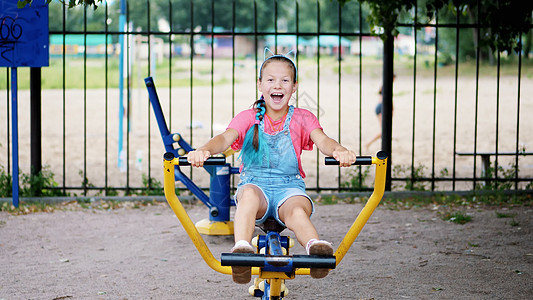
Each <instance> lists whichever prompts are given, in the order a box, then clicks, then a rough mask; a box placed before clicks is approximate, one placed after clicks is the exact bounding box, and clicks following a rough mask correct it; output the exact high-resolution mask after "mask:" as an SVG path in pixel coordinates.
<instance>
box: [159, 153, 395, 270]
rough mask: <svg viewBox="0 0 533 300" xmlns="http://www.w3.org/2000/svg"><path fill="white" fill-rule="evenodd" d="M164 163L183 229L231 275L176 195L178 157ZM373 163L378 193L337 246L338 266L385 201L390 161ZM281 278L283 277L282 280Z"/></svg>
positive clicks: (217, 266) (167, 186) (169, 195)
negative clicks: (207, 243) (175, 175)
mask: <svg viewBox="0 0 533 300" xmlns="http://www.w3.org/2000/svg"><path fill="white" fill-rule="evenodd" d="M163 161H164V163H163V165H164V189H165V197H166V199H167V202H168V204H169V205H170V207H171V208H172V210H173V211H174V213H175V214H176V216H177V217H178V219H179V221H180V222H181V224H182V225H183V228H184V229H185V231H186V232H187V234H188V235H189V238H190V239H191V241H192V242H193V244H194V246H196V249H197V250H198V252H199V253H200V255H201V256H202V258H203V259H204V261H205V262H206V263H207V265H208V266H209V267H211V268H212V269H213V270H215V271H217V272H219V273H222V274H231V267H229V266H222V265H221V263H220V261H219V260H217V259H216V258H215V257H214V256H213V253H211V251H210V250H209V247H208V246H207V245H206V243H205V241H204V239H203V238H202V236H201V235H200V232H198V229H197V228H196V227H195V225H194V223H193V222H192V221H191V218H190V217H189V215H188V214H187V212H186V211H185V208H184V207H183V205H182V204H181V202H180V200H179V199H178V196H177V195H176V186H175V181H174V171H175V168H174V166H175V165H179V160H178V158H174V159H172V160H166V159H164V160H163ZM372 164H373V165H376V174H375V178H374V192H373V193H372V195H371V196H370V198H369V199H368V202H367V203H366V205H365V207H364V208H363V209H362V210H361V212H360V213H359V215H358V216H357V218H356V219H355V221H354V223H353V224H352V226H351V227H350V229H349V230H348V232H347V233H346V235H345V236H344V238H343V240H342V242H341V243H340V244H339V246H338V247H337V250H336V251H335V257H336V265H337V266H338V265H339V263H340V262H341V261H342V259H343V258H344V256H345V255H346V253H347V252H348V249H350V247H351V245H352V244H353V242H354V241H355V239H356V238H357V236H358V235H359V233H360V232H361V230H362V229H363V227H364V225H365V224H366V222H367V221H368V219H369V218H370V216H371V215H372V213H373V212H374V210H375V209H376V207H377V206H378V204H379V202H380V201H381V198H382V197H383V194H384V192H385V179H386V176H387V175H386V174H387V158H385V159H379V158H377V157H372ZM260 273H261V272H260V269H259V268H257V267H254V268H252V274H253V275H260ZM295 275H309V269H308V268H303V269H298V270H296V273H295ZM278 278H280V277H278ZM286 279H292V278H286Z"/></svg>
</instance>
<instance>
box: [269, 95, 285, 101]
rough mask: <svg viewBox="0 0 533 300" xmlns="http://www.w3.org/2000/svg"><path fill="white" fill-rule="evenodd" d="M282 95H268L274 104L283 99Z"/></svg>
mask: <svg viewBox="0 0 533 300" xmlns="http://www.w3.org/2000/svg"><path fill="white" fill-rule="evenodd" d="M283 96H284V95H283V94H282V93H272V94H270V98H272V101H274V102H280V101H281V100H282V99H283Z"/></svg>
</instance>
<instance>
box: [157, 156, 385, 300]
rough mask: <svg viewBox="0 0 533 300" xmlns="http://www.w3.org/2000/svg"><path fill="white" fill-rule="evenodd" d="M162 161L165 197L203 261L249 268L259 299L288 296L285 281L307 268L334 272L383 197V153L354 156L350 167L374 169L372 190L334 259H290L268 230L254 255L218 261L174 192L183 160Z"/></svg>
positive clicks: (220, 268)
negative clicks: (371, 167)
mask: <svg viewBox="0 0 533 300" xmlns="http://www.w3.org/2000/svg"><path fill="white" fill-rule="evenodd" d="M163 161H164V162H163V163H164V189H165V197H166V199H167V201H168V203H169V205H170V207H171V208H172V210H173V211H174V213H175V214H176V216H177V217H178V219H179V221H180V222H181V224H182V225H183V228H184V229H185V231H186V232H187V234H188V235H189V237H190V239H191V240H192V242H193V244H194V245H195V246H196V249H197V250H198V252H199V253H200V255H201V256H202V258H203V259H204V261H205V262H206V263H207V264H208V265H209V266H210V267H211V268H212V269H213V270H215V271H217V272H220V273H223V274H231V266H251V267H252V274H253V275H259V276H258V278H256V279H255V280H254V285H252V286H251V287H250V289H249V292H250V294H252V295H254V296H256V297H262V299H283V297H284V296H286V295H287V293H288V290H287V288H286V287H285V280H287V279H294V278H295V276H296V275H309V270H310V268H311V267H312V268H328V269H334V268H335V267H336V266H337V265H338V264H339V263H340V262H341V261H342V259H343V258H344V256H345V255H346V253H347V252H348V249H350V247H351V245H352V244H353V242H354V241H355V239H356V238H357V236H358V235H359V233H360V232H361V230H362V229H363V227H364V225H365V224H366V222H367V221H368V219H369V218H370V216H371V215H372V213H373V212H374V210H375V208H376V207H377V206H378V204H379V202H380V201H381V199H382V197H383V194H384V192H385V179H386V170H387V154H386V153H385V152H384V151H380V152H378V153H377V155H376V156H375V157H371V156H358V157H357V160H356V162H355V163H354V165H375V166H376V168H375V177H374V191H373V193H372V195H371V196H370V198H369V199H368V202H367V203H366V205H365V206H364V208H363V209H362V210H361V212H360V213H359V215H358V216H357V218H356V219H355V221H354V223H353V224H352V226H351V227H350V229H349V230H348V232H347V233H346V235H345V236H344V238H343V240H342V242H341V243H340V244H339V246H338V247H337V249H336V251H335V253H334V256H331V257H328V256H314V255H293V256H290V255H289V248H290V246H291V244H292V243H293V242H292V241H291V240H290V238H288V237H284V236H280V235H279V230H268V232H267V235H266V236H259V237H257V238H254V241H253V244H254V245H255V246H256V247H257V248H258V251H257V254H236V253H235V254H234V253H222V256H221V260H220V261H219V260H217V259H216V258H215V257H214V256H213V254H212V253H211V251H210V250H209V248H208V246H207V245H206V243H205V241H204V239H203V238H202V236H201V235H200V233H199V232H198V230H197V228H196V227H195V225H194V223H193V222H192V221H191V219H190V218H189V216H188V215H187V212H186V211H185V209H184V207H183V205H182V204H181V202H180V200H179V199H178V196H177V195H176V192H175V191H176V190H175V189H176V187H175V177H174V170H175V166H176V165H178V166H179V165H182V166H183V165H188V162H187V158H186V157H178V158H176V157H175V156H174V154H173V153H171V152H167V153H165V155H164V159H163ZM205 164H206V165H223V164H225V158H224V157H212V158H209V159H208V160H207V161H206V162H205ZM335 164H337V165H338V162H337V161H336V160H335V159H333V158H331V157H327V158H326V165H335ZM262 249H266V251H265V250H262Z"/></svg>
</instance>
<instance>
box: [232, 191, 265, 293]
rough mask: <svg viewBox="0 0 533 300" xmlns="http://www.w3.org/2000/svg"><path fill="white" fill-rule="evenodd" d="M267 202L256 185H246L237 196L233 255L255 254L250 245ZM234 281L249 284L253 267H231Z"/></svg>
mask: <svg viewBox="0 0 533 300" xmlns="http://www.w3.org/2000/svg"><path fill="white" fill-rule="evenodd" d="M267 208H268V206H267V202H266V200H265V196H264V195H263V192H262V191H261V189H259V188H258V187H257V186H255V185H251V184H248V185H245V186H243V187H242V188H241V189H240V190H239V193H238V194H237V210H236V211H235V217H234V221H233V222H234V223H233V227H234V228H233V234H234V238H235V246H233V248H232V249H231V252H232V253H254V249H253V248H252V246H251V245H250V241H251V239H252V235H253V233H254V230H255V220H256V219H258V218H261V217H262V216H263V215H264V214H265V213H266V211H267ZM231 274H232V277H233V281H235V282H236V283H243V284H245V283H248V282H250V280H251V279H252V269H251V267H237V266H233V267H231Z"/></svg>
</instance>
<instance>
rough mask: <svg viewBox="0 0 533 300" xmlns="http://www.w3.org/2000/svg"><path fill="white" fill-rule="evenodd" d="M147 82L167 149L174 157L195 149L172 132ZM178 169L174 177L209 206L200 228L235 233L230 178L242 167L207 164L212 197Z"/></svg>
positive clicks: (150, 81)
mask: <svg viewBox="0 0 533 300" xmlns="http://www.w3.org/2000/svg"><path fill="white" fill-rule="evenodd" d="M144 82H145V84H146V88H147V89H148V95H149V97H150V103H151V104H152V108H153V110H154V114H155V117H156V119H157V125H158V126H159V132H160V133H161V138H162V139H163V144H164V146H165V150H166V151H167V152H168V153H172V154H173V155H174V156H180V155H185V154H186V153H188V152H190V151H192V150H194V149H193V148H192V147H191V145H189V143H187V142H186V141H185V140H184V139H183V137H182V136H181V135H180V134H179V133H170V131H169V129H168V127H167V123H166V121H165V116H164V115H163V110H162V109H161V104H160V103H159V97H158V96H157V92H156V89H155V84H154V80H153V78H152V77H148V78H145V79H144ZM176 144H177V145H176ZM224 155H226V154H224ZM224 162H225V158H224ZM175 169H176V170H175V172H174V171H173V172H172V173H173V174H174V175H173V176H172V178H173V180H176V181H178V180H179V181H181V182H182V183H183V184H184V185H185V186H186V187H187V188H188V189H189V190H190V191H191V192H192V193H193V194H194V195H195V196H196V197H198V199H200V201H202V202H203V203H204V204H205V205H206V206H207V207H208V208H209V218H208V219H203V220H201V221H199V222H197V223H196V227H197V228H198V231H199V232H200V233H202V234H207V235H232V234H233V221H230V207H231V206H232V205H235V202H233V201H232V200H231V198H230V177H231V174H238V173H239V168H234V167H232V166H231V165H230V164H229V163H228V164H226V163H223V164H222V165H220V164H219V165H216V166H214V165H205V166H204V169H205V170H206V171H207V172H208V173H209V175H211V181H210V186H209V190H210V193H209V196H207V195H206V194H205V193H204V192H203V191H202V189H200V188H199V187H198V186H197V185H196V184H194V182H192V180H191V179H190V178H189V177H187V175H185V174H184V173H183V172H181V170H180V168H179V165H178V164H176V167H175Z"/></svg>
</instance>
